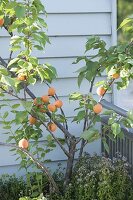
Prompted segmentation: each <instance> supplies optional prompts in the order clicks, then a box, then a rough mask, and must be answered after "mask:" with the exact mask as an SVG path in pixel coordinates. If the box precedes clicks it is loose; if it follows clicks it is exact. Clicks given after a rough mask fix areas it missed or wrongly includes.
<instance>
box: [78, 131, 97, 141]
mask: <svg viewBox="0 0 133 200" xmlns="http://www.w3.org/2000/svg"><path fill="white" fill-rule="evenodd" d="M80 137H81V138H83V139H84V140H86V141H87V142H88V143H91V142H93V141H95V140H98V139H99V138H100V134H99V131H98V130H97V129H95V128H93V127H91V128H89V129H88V130H85V131H84V132H83V133H82V134H81V136H80Z"/></svg>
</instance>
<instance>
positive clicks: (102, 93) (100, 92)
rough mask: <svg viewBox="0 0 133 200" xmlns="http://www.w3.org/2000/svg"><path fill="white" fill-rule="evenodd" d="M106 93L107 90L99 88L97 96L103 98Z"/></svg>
mask: <svg viewBox="0 0 133 200" xmlns="http://www.w3.org/2000/svg"><path fill="white" fill-rule="evenodd" d="M105 92H106V89H105V88H104V87H98V88H97V94H98V95H99V96H103V95H104V94H105Z"/></svg>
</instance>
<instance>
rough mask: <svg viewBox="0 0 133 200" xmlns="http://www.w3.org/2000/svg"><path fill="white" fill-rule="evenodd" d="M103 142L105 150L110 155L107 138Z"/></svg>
mask: <svg viewBox="0 0 133 200" xmlns="http://www.w3.org/2000/svg"><path fill="white" fill-rule="evenodd" d="M102 142H103V145H104V148H105V150H106V151H107V153H109V145H108V144H107V142H106V138H102Z"/></svg>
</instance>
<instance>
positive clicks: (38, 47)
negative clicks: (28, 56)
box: [34, 45, 43, 51]
mask: <svg viewBox="0 0 133 200" xmlns="http://www.w3.org/2000/svg"><path fill="white" fill-rule="evenodd" d="M34 47H35V48H36V49H37V50H39V51H42V50H43V47H42V46H40V45H34Z"/></svg>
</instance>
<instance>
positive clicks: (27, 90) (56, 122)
mask: <svg viewBox="0 0 133 200" xmlns="http://www.w3.org/2000/svg"><path fill="white" fill-rule="evenodd" d="M0 62H1V64H2V65H3V66H4V67H5V68H6V69H7V70H8V71H9V72H10V73H11V74H12V75H13V76H14V77H15V73H13V72H11V71H10V70H9V69H8V68H7V63H6V62H5V61H4V59H3V58H1V57H0ZM21 86H22V87H23V88H25V85H24V83H21ZM25 90H26V92H27V94H28V95H29V96H30V97H31V98H32V99H35V98H36V96H35V95H34V94H33V93H32V92H31V90H30V89H29V88H28V87H27V86H26V88H25ZM46 114H47V115H48V117H49V118H50V119H51V113H50V112H46ZM53 122H54V123H55V124H56V125H57V127H58V128H59V129H60V130H61V131H62V132H63V133H64V134H65V136H67V137H69V138H72V137H73V135H72V134H71V133H70V132H69V131H68V130H67V129H66V128H64V127H63V126H62V125H61V124H60V123H59V122H58V121H56V120H53Z"/></svg>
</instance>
